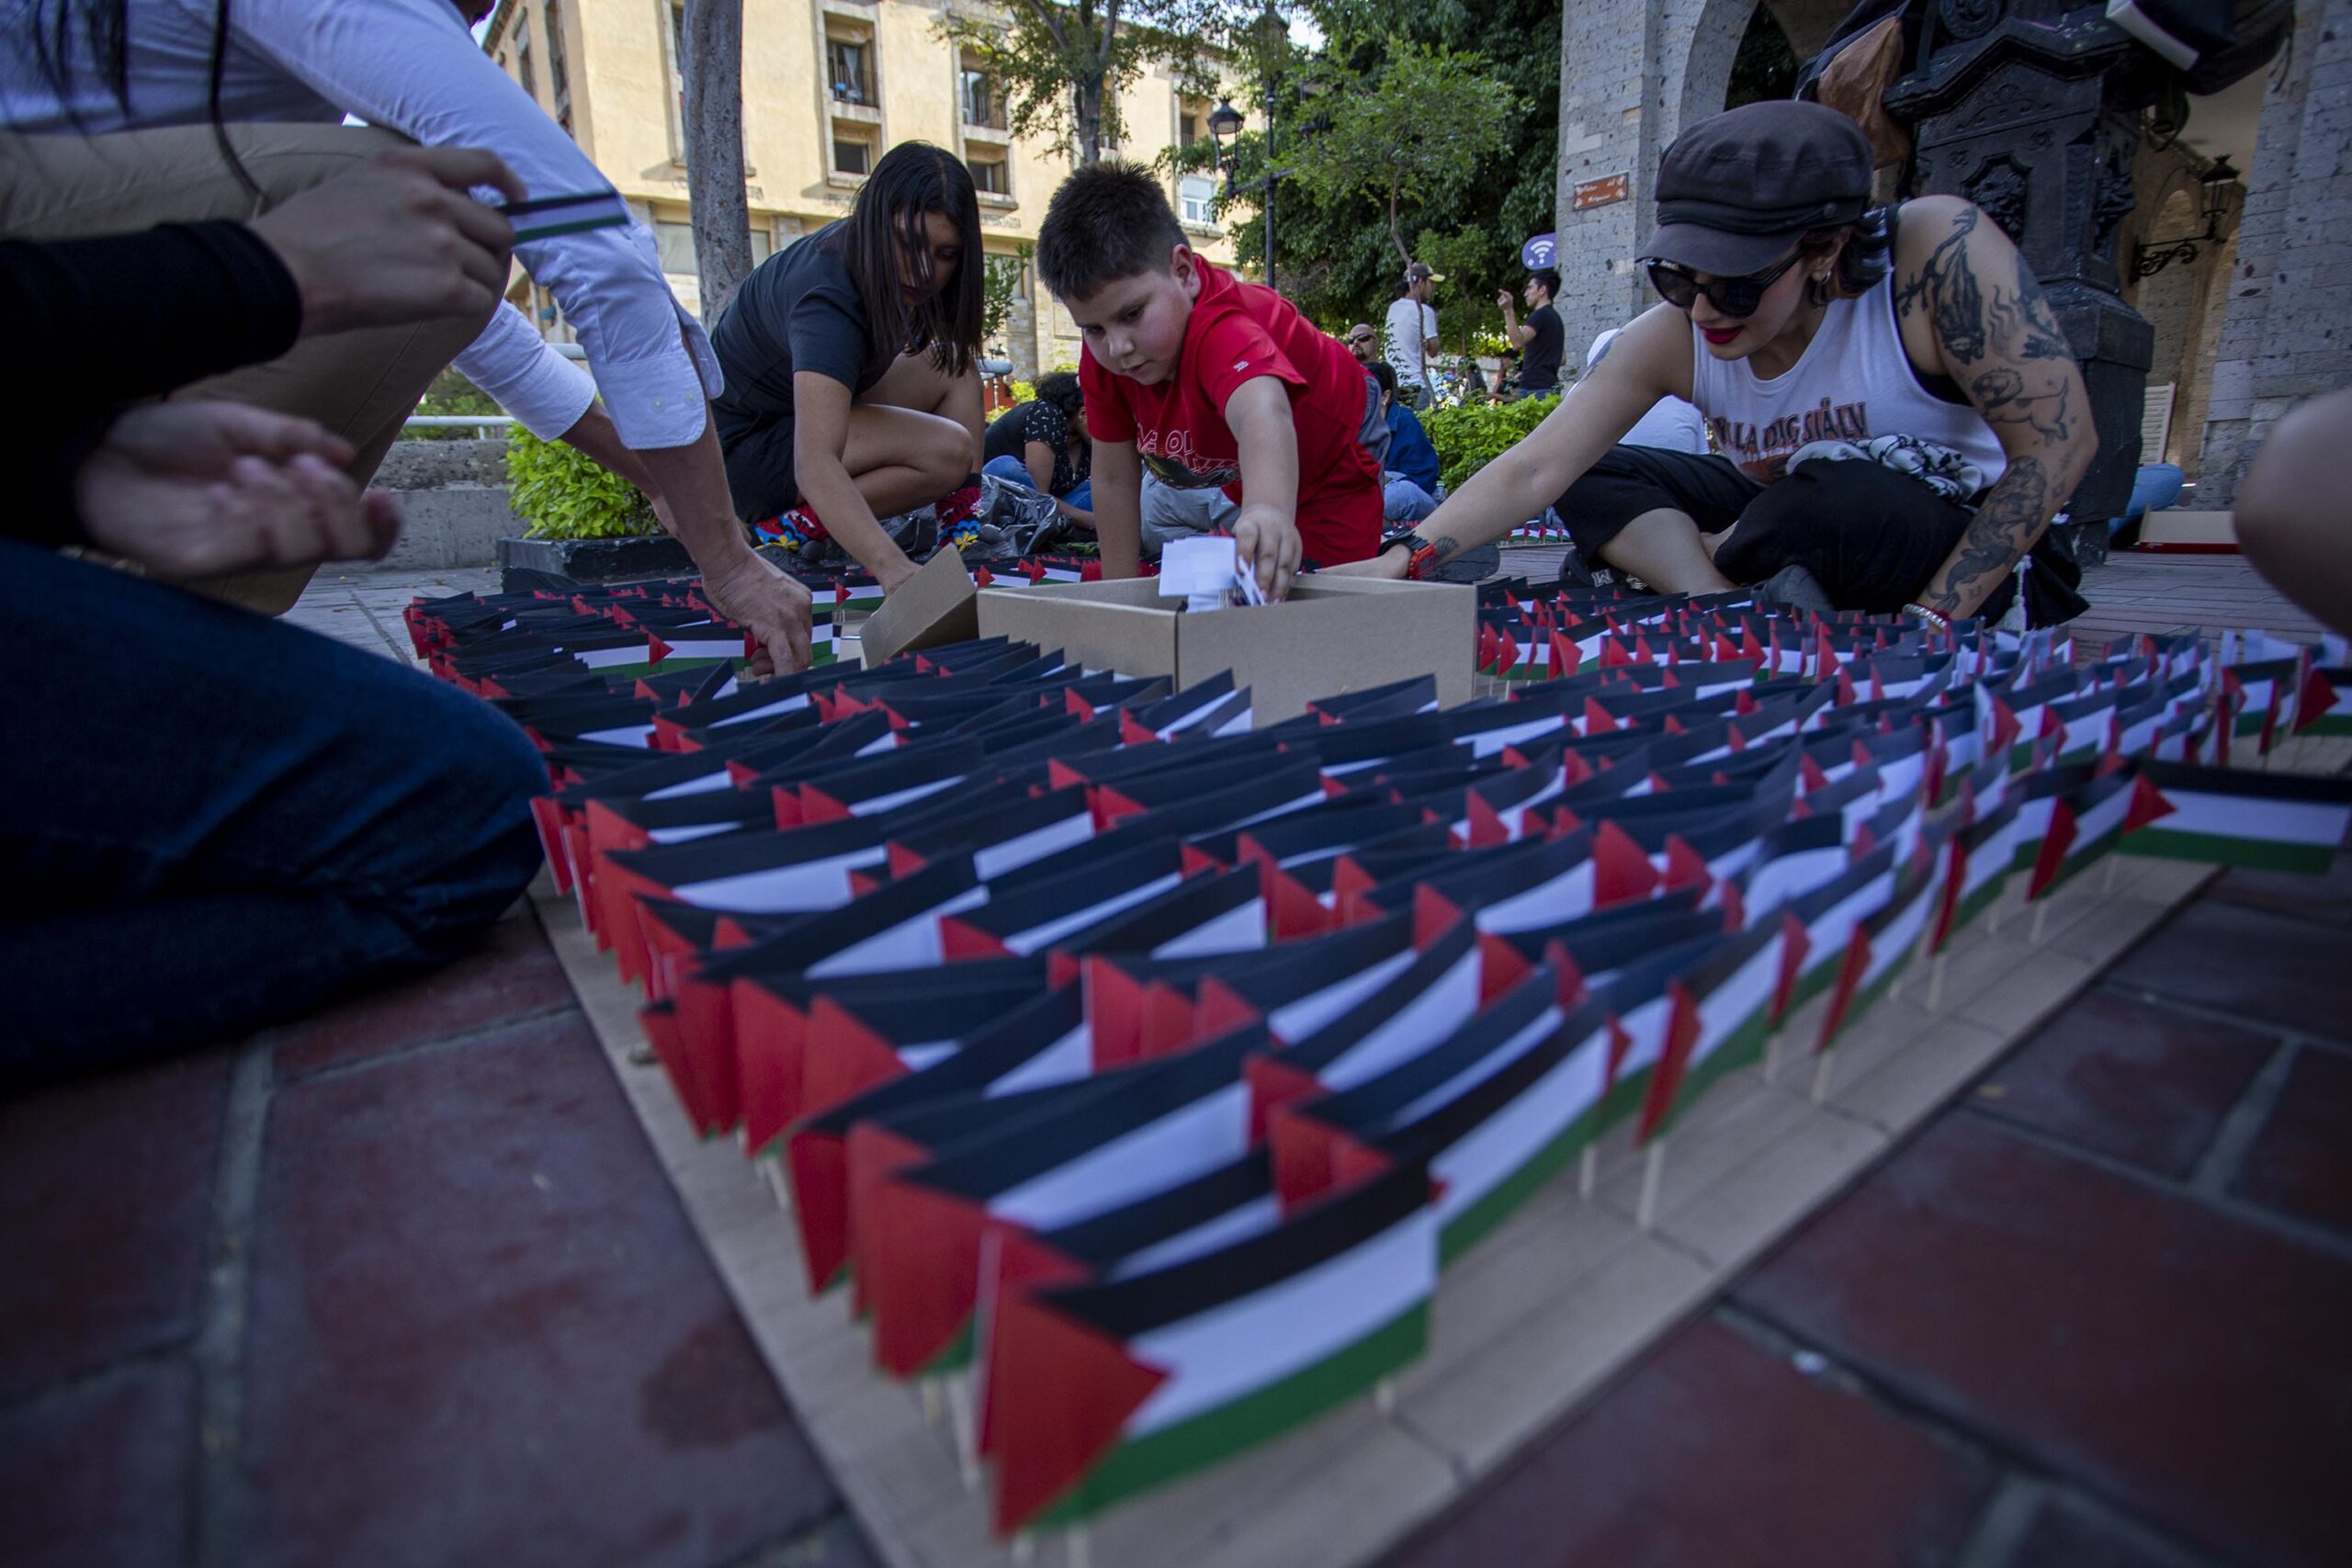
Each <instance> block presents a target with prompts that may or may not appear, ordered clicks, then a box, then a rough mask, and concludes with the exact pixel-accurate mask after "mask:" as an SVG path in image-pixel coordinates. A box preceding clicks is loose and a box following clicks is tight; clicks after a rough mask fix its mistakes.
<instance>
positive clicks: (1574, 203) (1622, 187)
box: [1568, 175, 1634, 212]
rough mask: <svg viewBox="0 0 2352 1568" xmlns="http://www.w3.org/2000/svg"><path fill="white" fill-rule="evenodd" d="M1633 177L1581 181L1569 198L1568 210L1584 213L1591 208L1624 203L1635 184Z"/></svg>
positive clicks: (1607, 177) (1618, 176) (1613, 176)
mask: <svg viewBox="0 0 2352 1568" xmlns="http://www.w3.org/2000/svg"><path fill="white" fill-rule="evenodd" d="M1633 179H1634V176H1633V175H1608V176H1606V177H1605V178H1602V179H1597V180H1579V181H1577V185H1576V186H1575V188H1574V189H1573V190H1572V191H1571V193H1570V194H1569V197H1568V209H1569V210H1570V211H1572V212H1582V211H1583V210H1585V209H1587V208H1589V207H1606V206H1608V205H1609V204H1610V203H1611V202H1612V201H1623V200H1624V199H1625V197H1626V196H1627V195H1628V194H1629V190H1628V187H1629V186H1631V185H1632V184H1633Z"/></svg>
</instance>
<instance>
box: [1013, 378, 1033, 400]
mask: <svg viewBox="0 0 2352 1568" xmlns="http://www.w3.org/2000/svg"><path fill="white" fill-rule="evenodd" d="M1012 400H1013V401H1014V402H1016V403H1034V402H1035V401H1036V400H1037V383H1036V382H1035V381H1015V382H1014V383H1012Z"/></svg>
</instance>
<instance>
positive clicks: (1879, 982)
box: [1829, 931, 1919, 1045]
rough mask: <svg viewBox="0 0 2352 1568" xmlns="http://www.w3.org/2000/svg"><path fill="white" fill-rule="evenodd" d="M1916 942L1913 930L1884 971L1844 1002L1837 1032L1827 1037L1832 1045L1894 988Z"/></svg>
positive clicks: (1905, 967) (1909, 963)
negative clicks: (1843, 1009) (1901, 949)
mask: <svg viewBox="0 0 2352 1568" xmlns="http://www.w3.org/2000/svg"><path fill="white" fill-rule="evenodd" d="M1918 944H1919V937H1918V933H1917V932H1916V931H1915V932H1913V933H1912V936H1911V940H1910V941H1909V942H1905V943H1904V944H1903V951H1902V953H1899V954H1898V955H1896V957H1895V959H1894V962H1893V963H1891V964H1888V965H1887V966H1886V969H1885V971H1884V972H1883V974H1881V975H1880V976H1879V977H1878V978H1877V979H1875V980H1872V981H1871V983H1870V984H1869V985H1867V986H1864V987H1862V988H1861V989H1860V990H1859V991H1856V992H1855V993H1854V999H1853V1000H1852V1001H1850V1002H1849V1003H1847V1004H1846V1016H1845V1017H1844V1018H1842V1019H1839V1020H1838V1029H1837V1032H1835V1033H1833V1034H1831V1035H1830V1037H1829V1043H1831V1044H1833V1045H1834V1044H1836V1043H1838V1041H1840V1040H1842V1039H1844V1038H1845V1037H1846V1032H1847V1031H1848V1030H1850V1029H1852V1028H1853V1027H1854V1025H1856V1024H1857V1023H1860V1021H1862V1019H1863V1018H1864V1017H1865V1016H1866V1015H1867V1014H1868V1013H1869V1012H1870V1010H1871V1009H1872V1008H1874V1007H1876V1006H1878V1004H1879V1003H1880V1002H1881V1001H1883V1000H1884V999H1885V998H1886V993H1887V992H1889V991H1891V990H1893V989H1894V982H1895V981H1897V980H1899V979H1901V978H1902V977H1903V972H1904V971H1905V969H1908V968H1910V967H1911V955H1912V953H1913V952H1914V951H1916V950H1917V947H1918Z"/></svg>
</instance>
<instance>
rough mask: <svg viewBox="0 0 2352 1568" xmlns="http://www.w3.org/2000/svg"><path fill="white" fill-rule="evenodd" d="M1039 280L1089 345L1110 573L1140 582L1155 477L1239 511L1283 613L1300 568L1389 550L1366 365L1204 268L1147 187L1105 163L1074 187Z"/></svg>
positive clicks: (1097, 498)
mask: <svg viewBox="0 0 2352 1568" xmlns="http://www.w3.org/2000/svg"><path fill="white" fill-rule="evenodd" d="M1037 272H1038V276H1041V277H1043V278H1044V279H1045V281H1046V288H1050V289H1052V290H1053V292H1054V294H1055V295H1056V296H1057V298H1058V299H1060V300H1061V302H1062V304H1063V306H1064V307H1065V308H1066V309H1067V310H1069V313H1070V317H1071V319H1072V320H1073V321H1076V322H1077V323H1078V329H1079V332H1080V333H1081V334H1082V335H1083V337H1084V341H1085V347H1084V349H1083V351H1082V353H1081V355H1080V362H1079V368H1078V378H1079V383H1080V386H1081V387H1083V388H1084V389H1085V392H1086V428H1087V434H1090V435H1091V436H1092V437H1093V438H1094V525H1095V533H1096V536H1097V537H1098V538H1099V540H1100V541H1101V544H1102V548H1103V576H1105V577H1133V576H1134V575H1135V574H1136V558H1137V553H1138V547H1139V542H1140V537H1141V533H1142V513H1141V500H1140V493H1141V489H1142V482H1143V480H1142V473H1143V466H1144V465H1145V464H1147V463H1148V464H1149V465H1150V466H1151V470H1152V472H1153V473H1154V474H1155V475H1156V476H1157V477H1158V478H1159V479H1161V480H1163V481H1164V482H1166V483H1168V484H1170V485H1174V486H1177V487H1178V488H1180V489H1193V488H1198V487H1202V486H1207V485H1217V486H1221V487H1223V489H1224V491H1225V492H1226V494H1227V495H1228V496H1230V497H1232V498H1233V500H1234V501H1236V502H1239V503H1240V507H1241V513H1240V515H1239V516H1238V518H1236V519H1235V521H1234V525H1233V534H1234V537H1235V539H1236V540H1237V541H1238V544H1239V546H1240V549H1241V556H1242V558H1243V559H1244V560H1246V561H1248V562H1250V565H1251V566H1252V567H1253V568H1254V570H1256V572H1257V574H1258V586H1259V588H1260V589H1261V591H1263V592H1264V593H1265V595H1266V596H1267V597H1268V598H1269V599H1279V598H1281V597H1282V596H1283V593H1284V592H1287V591H1288V590H1289V587H1290V580H1291V576H1292V574H1293V573H1294V572H1295V571H1296V570H1298V564H1299V560H1300V558H1301V556H1302V554H1303V555H1304V556H1305V558H1306V559H1309V560H1312V561H1314V562H1315V563H1316V564H1317V565H1318V566H1337V565H1339V564H1340V563H1341V562H1342V561H1353V560H1363V559H1364V558H1367V557H1369V556H1370V555H1372V554H1373V553H1374V551H1375V550H1376V549H1378V548H1379V546H1380V468H1379V465H1378V464H1377V463H1376V462H1374V459H1373V457H1372V454H1371V453H1370V452H1369V451H1368V450H1366V448H1365V446H1364V445H1363V437H1362V434H1361V433H1362V431H1363V428H1364V423H1365V417H1366V415H1365V411H1366V408H1367V407H1368V406H1369V405H1368V401H1367V385H1368V383H1367V378H1366V377H1365V375H1364V371H1363V366H1361V365H1358V364H1357V363H1356V362H1355V358H1354V356H1353V355H1351V354H1350V353H1349V352H1348V351H1347V349H1346V347H1345V346H1344V345H1343V344H1340V342H1339V341H1338V340H1337V339H1335V338H1332V337H1331V336H1329V334H1327V333H1322V332H1319V331H1317V329H1316V327H1315V325H1314V323H1313V322H1311V321H1307V320H1306V317H1304V316H1302V315H1300V314H1299V313H1298V310H1297V309H1296V307H1295V306H1293V305H1292V304H1291V302H1290V301H1289V300H1287V299H1283V297H1282V296H1281V295H1279V294H1277V293H1275V292H1274V291H1273V290H1272V289H1271V288H1263V287H1261V285H1258V284H1255V283H1243V282H1241V281H1239V280H1238V279H1237V278H1236V277H1234V276H1232V275H1231V274H1230V273H1227V272H1226V271H1225V270H1223V269H1222V268H1220V267H1215V266H1212V265H1209V264H1208V263H1207V262H1204V261H1203V260H1202V259H1201V258H1200V257H1198V256H1196V255H1194V254H1193V249H1192V247H1191V246H1190V245H1187V244H1186V243H1184V231H1183V230H1182V228H1181V227H1180V226H1179V225H1178V224H1177V221H1176V214H1175V213H1174V212H1173V211H1171V210H1170V209H1169V206H1168V197H1167V196H1166V194H1165V193H1163V192H1162V191H1161V190H1160V188H1159V183H1158V182H1157V181H1155V180H1154V179H1153V178H1152V177H1151V175H1148V174H1147V173H1145V172H1144V171H1143V170H1141V169H1137V168H1134V167H1132V166H1129V165H1125V164H1110V163H1105V164H1094V165H1092V166H1091V167H1089V168H1083V169H1080V170H1079V171H1078V172H1077V173H1076V174H1074V175H1070V177H1069V179H1067V180H1064V181H1063V182H1062V187H1061V189H1059V190H1057V191H1056V192H1055V193H1054V199H1053V202H1052V204H1051V205H1049V206H1048V207H1047V208H1046V221H1045V224H1044V226H1043V227H1042V228H1041V229H1039V231H1038V233H1037Z"/></svg>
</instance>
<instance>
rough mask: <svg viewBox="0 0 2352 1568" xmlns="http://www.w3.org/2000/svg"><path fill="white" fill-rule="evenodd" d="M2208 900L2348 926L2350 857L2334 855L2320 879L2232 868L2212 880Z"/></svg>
mask: <svg viewBox="0 0 2352 1568" xmlns="http://www.w3.org/2000/svg"><path fill="white" fill-rule="evenodd" d="M2208 897H2214V898H2218V899H2220V900H2221V901H2222V903H2224V904H2243V905H2245V907H2246V908H2252V909H2267V910H2269V911H2270V912H2271V913H2273V914H2277V915H2291V916H2294V917H2295V918H2296V919H2305V920H2324V921H2325V922H2327V923H2328V924H2330V925H2338V926H2342V925H2352V855H2347V854H2339V855H2337V856H2336V857H2335V862H2334V863H2333V864H2331V865H2330V866H2329V867H2328V871H2327V874H2326V875H2324V876H2311V875H2306V874H2299V873H2296V872H2291V871H2245V870H2243V869H2239V868H2234V867H2233V868H2232V869H2231V870H2229V871H2225V872H2223V873H2222V874H2221V875H2220V876H2219V877H2217V878H2215V879H2214V883H2213V889H2212V892H2211V894H2210V895H2208Z"/></svg>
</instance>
